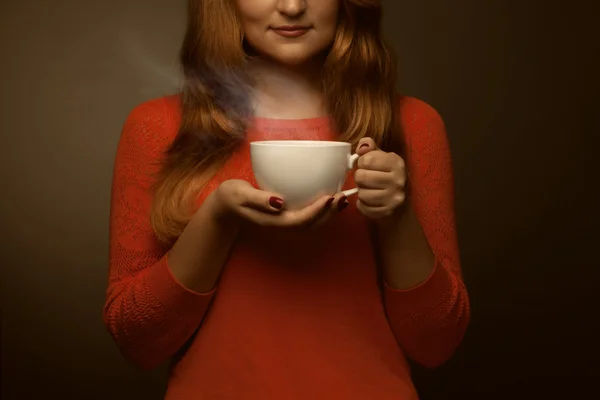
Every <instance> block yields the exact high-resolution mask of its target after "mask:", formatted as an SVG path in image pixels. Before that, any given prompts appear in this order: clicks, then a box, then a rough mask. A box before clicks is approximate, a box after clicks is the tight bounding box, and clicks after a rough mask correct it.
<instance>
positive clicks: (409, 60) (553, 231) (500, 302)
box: [0, 0, 600, 400]
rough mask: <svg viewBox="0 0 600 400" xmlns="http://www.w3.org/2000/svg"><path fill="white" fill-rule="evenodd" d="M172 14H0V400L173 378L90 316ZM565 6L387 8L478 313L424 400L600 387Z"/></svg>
mask: <svg viewBox="0 0 600 400" xmlns="http://www.w3.org/2000/svg"><path fill="white" fill-rule="evenodd" d="M183 3H184V1H183V0H179V1H167V0H144V1H142V0H128V1H122V0H111V1H107V0H104V1H95V2H94V1H77V2H72V1H66V0H53V1H48V0H32V1H17V0H3V1H2V2H1V3H0V33H1V36H0V40H1V47H0V48H1V51H2V60H1V63H0V73H1V75H0V76H1V77H2V81H3V94H4V96H2V100H1V102H2V103H1V104H2V107H1V109H0V110H1V113H2V114H1V120H0V121H1V124H2V125H1V126H2V147H1V148H2V153H3V155H2V157H0V162H1V165H0V167H1V168H0V171H2V186H3V190H2V196H1V197H0V204H1V207H0V218H1V223H2V230H1V232H2V238H1V239H2V240H1V243H2V249H1V251H0V262H1V265H2V280H1V289H2V380H3V382H2V393H3V398H5V399H7V400H8V399H10V400H12V399H32V398H45V397H46V396H49V395H51V394H58V395H60V396H61V398H63V399H67V398H68V399H111V400H118V399H142V398H143V399H160V398H161V397H162V394H163V390H164V382H165V380H164V371H163V370H161V371H158V372H156V373H149V374H143V373H140V372H137V371H135V370H134V369H133V368H132V367H130V366H129V365H127V364H126V363H125V362H124V361H123V360H122V359H121V357H120V355H119V353H118V351H117V349H116V347H115V345H114V344H113V343H112V341H111V339H110V338H109V336H108V334H107V333H106V331H105V329H104V326H103V324H102V320H101V310H102V305H103V301H104V290H105V282H106V268H107V244H108V243H107V239H108V236H107V224H108V207H109V195H110V181H111V174H112V161H113V156H114V151H115V147H116V144H117V140H118V137H119V133H120V129H121V125H122V123H123V121H124V118H125V116H126V114H127V113H128V112H129V111H130V110H131V108H132V107H133V106H134V105H136V104H138V103H140V102H142V101H144V100H146V99H149V98H152V97H157V96H161V95H164V94H168V93H172V92H174V91H176V90H177V85H178V67H177V64H176V54H177V50H178V46H179V42H180V39H181V35H182V32H183V24H184V6H183ZM557 4H559V5H560V7H559V6H558V5H557V6H553V5H551V4H550V2H542V1H518V0H506V1H481V0H464V1H462V2H455V1H446V0H410V1H387V4H386V7H387V8H386V31H387V34H388V36H389V38H390V40H391V41H392V43H393V44H394V46H395V48H396V49H397V50H398V53H399V55H400V57H401V60H402V67H403V68H402V77H403V84H402V90H403V92H405V93H407V94H410V95H414V96H417V97H420V98H422V99H424V100H426V101H428V102H429V103H431V104H432V105H434V106H435V107H436V108H437V109H438V110H439V111H440V113H441V114H442V115H443V117H444V119H445V120H446V123H447V127H448V131H449V135H450V140H451V146H452V151H453V154H454V163H455V172H456V185H457V186H456V189H457V215H458V221H459V235H460V242H461V248H462V259H463V268H464V274H465V279H466V281H467V285H468V288H469V289H470V293H471V297H472V307H473V317H472V324H471V326H470V329H469V331H468V335H467V337H466V338H465V341H464V344H463V346H462V347H461V349H460V351H459V352H458V353H457V355H456V357H455V358H454V359H453V360H452V361H451V362H449V363H448V364H447V365H446V366H444V367H443V368H441V369H439V370H437V371H435V372H433V373H432V372H425V371H421V370H420V369H417V370H416V372H415V377H416V378H415V379H416V382H417V385H418V388H419V389H420V391H421V393H422V397H423V399H464V398H475V399H493V398H510V399H522V398H527V396H528V395H532V396H531V398H541V397H543V396H544V395H548V394H550V393H554V394H556V395H558V394H561V395H566V394H569V393H570V394H569V395H567V396H565V397H564V398H577V397H578V396H579V395H581V394H582V393H584V391H585V390H586V389H588V388H592V389H594V388H593V387H592V384H593V383H594V381H595V380H597V379H598V377H600V374H599V367H598V362H599V354H598V352H597V344H596V342H597V341H598V337H599V336H598V334H599V330H598V328H596V327H594V326H593V324H597V323H598V321H597V315H598V311H597V306H598V302H597V301H596V300H595V299H594V298H593V290H594V288H596V287H597V286H596V285H597V284H598V283H599V278H600V272H599V268H598V267H599V261H598V257H597V255H596V256H594V255H593V254H592V252H593V251H594V250H596V248H597V247H596V241H597V240H594V239H597V236H598V235H597V232H596V231H594V228H595V226H596V220H595V218H596V213H595V210H594V209H595V208H596V207H597V206H598V204H599V203H598V199H597V197H596V198H594V197H593V194H595V193H593V191H594V190H595V188H594V186H595V185H597V183H598V179H597V176H596V175H595V174H594V173H593V171H592V170H593V168H594V165H593V164H592V161H593V160H592V154H593V153H596V149H595V148H594V147H593V146H591V141H590V142H589V143H588V144H586V143H585V142H584V140H587V139H588V138H589V139H591V137H592V136H593V135H596V134H597V133H598V129H597V126H596V127H594V126H592V122H594V121H592V120H591V114H592V112H593V111H595V108H596V107H597V106H598V102H597V101H596V96H597V93H596V89H595V87H594V86H593V85H592V78H594V79H596V77H592V76H591V73H592V72H595V73H597V69H596V70H592V64H591V59H592V57H593V56H594V54H596V55H597V54H598V44H597V42H598V40H597V38H598V36H599V34H598V28H596V27H594V26H593V25H592V22H594V23H595V21H593V20H592V18H591V17H592V15H593V13H592V10H591V9H590V8H587V9H586V8H584V7H583V5H584V4H583V2H579V1H571V2H567V3H565V2H557ZM586 115H589V117H586ZM586 118H589V119H586ZM594 178H595V179H594ZM594 234H595V235H594ZM594 236H595V238H594ZM592 393H595V391H594V392H592ZM38 396H40V397H38ZM558 397H559V396H557V398H558ZM592 397H593V396H592Z"/></svg>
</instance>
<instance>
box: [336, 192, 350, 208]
mask: <svg viewBox="0 0 600 400" xmlns="http://www.w3.org/2000/svg"><path fill="white" fill-rule="evenodd" d="M348 204H350V203H349V202H348V198H347V197H346V196H344V197H342V198H341V199H340V202H339V203H338V211H342V210H343V209H344V208H346V207H348Z"/></svg>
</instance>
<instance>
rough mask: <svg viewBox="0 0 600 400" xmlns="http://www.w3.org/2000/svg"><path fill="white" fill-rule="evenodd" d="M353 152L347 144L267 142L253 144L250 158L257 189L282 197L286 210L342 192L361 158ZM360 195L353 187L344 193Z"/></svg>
mask: <svg viewBox="0 0 600 400" xmlns="http://www.w3.org/2000/svg"><path fill="white" fill-rule="evenodd" d="M351 149H352V148H351V144H350V143H345V142H330V141H314V140H268V141H257V142H251V143H250V157H251V161H252V170H253V171H254V177H255V178H256V183H257V184H258V187H259V188H260V189H261V190H265V191H269V192H275V193H279V194H281V195H282V196H283V197H284V200H285V208H287V209H292V210H293V209H300V208H303V207H306V206H308V205H309V204H311V203H312V202H314V201H315V200H317V199H318V198H319V197H321V196H324V195H333V194H335V193H338V192H340V190H341V189H342V187H343V185H344V182H345V180H346V176H347V174H348V171H350V170H351V169H352V168H353V167H354V164H355V163H356V160H358V157H359V156H358V154H351ZM357 192H358V189H357V188H354V189H349V190H345V191H344V192H342V193H344V195H346V196H350V195H353V194H355V193H357Z"/></svg>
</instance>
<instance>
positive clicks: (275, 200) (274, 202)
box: [269, 196, 283, 210]
mask: <svg viewBox="0 0 600 400" xmlns="http://www.w3.org/2000/svg"><path fill="white" fill-rule="evenodd" d="M269 205H270V206H271V207H273V208H276V209H278V210H281V209H282V208H283V200H282V199H280V198H279V197H275V196H273V197H271V198H270V199H269Z"/></svg>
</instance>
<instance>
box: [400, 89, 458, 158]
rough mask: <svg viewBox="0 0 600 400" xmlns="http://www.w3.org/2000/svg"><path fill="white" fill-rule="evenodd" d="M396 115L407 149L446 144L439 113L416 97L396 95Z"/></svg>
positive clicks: (443, 126)
mask: <svg viewBox="0 0 600 400" xmlns="http://www.w3.org/2000/svg"><path fill="white" fill-rule="evenodd" d="M398 115H399V122H400V125H401V126H402V132H403V134H404V137H405V141H406V142H407V145H408V147H409V151H419V150H423V149H422V148H423V147H424V146H425V147H432V146H433V147H440V146H441V147H445V146H447V144H448V143H447V136H446V127H445V124H444V120H443V118H442V116H441V115H440V113H439V112H438V111H437V110H436V109H435V108H434V107H433V106H431V105H430V104H428V103H426V102H425V101H423V100H421V99H418V98H416V97H411V96H405V95H398Z"/></svg>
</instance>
